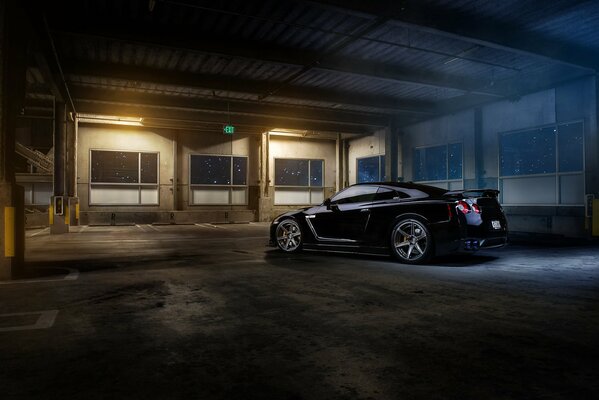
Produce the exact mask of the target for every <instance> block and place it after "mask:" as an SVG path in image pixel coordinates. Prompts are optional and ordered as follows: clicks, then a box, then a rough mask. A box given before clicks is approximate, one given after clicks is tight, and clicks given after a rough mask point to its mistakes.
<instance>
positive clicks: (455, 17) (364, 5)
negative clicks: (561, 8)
mask: <svg viewBox="0 0 599 400" xmlns="http://www.w3.org/2000/svg"><path fill="white" fill-rule="evenodd" d="M305 1H307V2H309V3H312V4H315V5H319V6H321V7H327V8H331V7H332V8H334V9H336V10H337V11H340V12H344V13H349V14H355V15H360V16H363V17H368V18H373V17H377V16H386V17H389V18H390V19H391V23H394V24H396V25H400V26H404V27H406V28H410V29H414V30H417V31H421V32H429V33H432V34H435V35H439V36H443V37H449V38H453V39H457V40H462V41H466V42H470V43H474V44H479V45H482V46H485V47H489V48H493V49H498V50H504V51H508V52H511V53H516V54H521V55H524V56H529V57H530V56H532V57H536V58H542V59H546V60H550V61H553V62H558V63H561V64H565V65H569V66H573V67H577V68H585V69H590V70H599V54H598V53H597V51H593V50H592V49H591V48H585V47H581V46H577V45H575V44H572V43H566V42H563V41H560V40H557V39H552V38H547V37H544V36H543V35H541V34H539V33H536V32H533V31H530V30H527V29H526V28H523V27H521V26H518V25H516V24H513V23H509V22H507V21H500V20H498V19H497V18H493V17H492V16H481V15H477V14H474V13H470V12H466V11H459V10H456V9H449V8H443V7H438V6H437V7H435V6H433V5H431V4H429V3H426V4H423V3H421V2H417V1H414V2H405V1H402V2H389V1H388V0H370V1H362V0H305ZM581 3H588V0H587V1H576V2H575V3H574V4H572V3H569V4H568V5H567V6H568V7H569V8H571V7H572V6H573V5H574V6H576V5H577V4H581Z"/></svg>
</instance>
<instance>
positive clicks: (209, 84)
mask: <svg viewBox="0 0 599 400" xmlns="http://www.w3.org/2000/svg"><path fill="white" fill-rule="evenodd" d="M64 68H65V72H66V73H67V75H77V76H80V77H81V76H83V77H85V76H90V77H102V78H111V79H119V80H124V81H128V82H148V83H156V84H162V85H169V86H180V87H185V88H195V89H206V90H211V91H225V92H234V93H246V94H252V95H256V100H257V99H258V97H259V96H260V95H261V94H262V93H265V92H267V91H268V90H270V89H271V88H272V83H269V82H265V81H259V80H251V79H243V78H237V77H226V76H222V75H214V74H194V73H189V72H178V71H168V70H160V69H154V68H146V67H136V66H127V65H122V64H112V63H101V62H86V61H81V60H65V62H64ZM276 96H277V97H281V98H287V99H291V100H305V101H311V102H319V103H324V104H326V105H327V106H329V107H331V106H334V105H336V104H343V105H347V106H350V107H351V106H356V107H368V108H376V109H380V110H381V111H382V112H385V113H398V112H405V113H417V114H426V115H429V114H431V113H432V111H431V110H432V109H433V107H434V104H433V103H431V102H424V101H412V100H398V99H397V98H394V97H390V96H373V95H363V94H356V93H348V92H342V91H336V90H327V89H319V88H307V87H301V86H295V85H288V86H285V87H283V88H281V89H280V90H279V91H278V92H277V94H276ZM274 101H276V100H274Z"/></svg>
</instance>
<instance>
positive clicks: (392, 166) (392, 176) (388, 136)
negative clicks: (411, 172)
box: [384, 123, 398, 182]
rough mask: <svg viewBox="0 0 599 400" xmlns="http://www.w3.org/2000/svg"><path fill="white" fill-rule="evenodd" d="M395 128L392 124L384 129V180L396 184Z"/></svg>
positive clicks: (396, 134)
mask: <svg viewBox="0 0 599 400" xmlns="http://www.w3.org/2000/svg"><path fill="white" fill-rule="evenodd" d="M397 136H398V133H397V128H396V124H395V123H392V124H391V125H390V126H389V127H387V129H385V179H384V180H386V181H391V182H397V160H398V156H397Z"/></svg>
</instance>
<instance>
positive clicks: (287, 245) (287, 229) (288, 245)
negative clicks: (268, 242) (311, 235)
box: [275, 219, 303, 253]
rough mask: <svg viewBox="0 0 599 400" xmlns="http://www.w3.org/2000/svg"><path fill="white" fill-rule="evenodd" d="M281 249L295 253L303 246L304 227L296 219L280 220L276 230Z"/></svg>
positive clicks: (278, 244)
mask: <svg viewBox="0 0 599 400" xmlns="http://www.w3.org/2000/svg"><path fill="white" fill-rule="evenodd" d="M275 235H276V238H277V246H278V247H279V249H281V250H283V251H285V252H287V253H293V252H296V251H299V250H301V248H302V243H303V242H302V240H303V237H302V229H301V228H300V226H299V225H298V223H297V222H296V221H295V220H292V219H284V220H283V221H281V222H279V225H278V226H277V229H276V231H275Z"/></svg>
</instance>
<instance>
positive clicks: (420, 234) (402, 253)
mask: <svg viewBox="0 0 599 400" xmlns="http://www.w3.org/2000/svg"><path fill="white" fill-rule="evenodd" d="M391 237H392V242H391V243H392V245H393V246H394V251H395V254H396V255H397V256H398V257H399V258H400V259H401V260H402V261H406V262H409V263H412V262H418V261H420V260H421V259H425V258H426V257H427V255H428V251H427V250H428V248H429V246H430V236H429V233H428V229H427V228H426V227H425V226H424V224H423V223H422V222H420V221H418V220H415V219H405V220H403V221H401V222H399V223H398V224H397V225H396V226H395V228H394V229H393V233H392V236H391Z"/></svg>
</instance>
